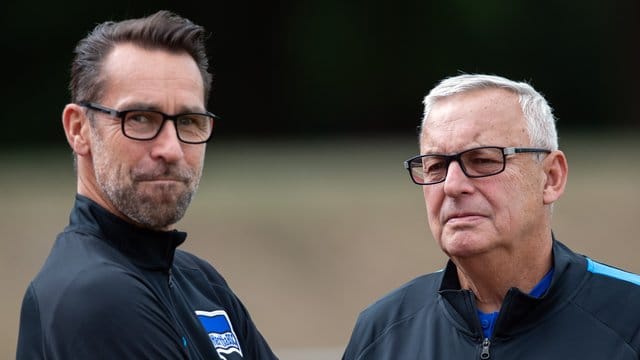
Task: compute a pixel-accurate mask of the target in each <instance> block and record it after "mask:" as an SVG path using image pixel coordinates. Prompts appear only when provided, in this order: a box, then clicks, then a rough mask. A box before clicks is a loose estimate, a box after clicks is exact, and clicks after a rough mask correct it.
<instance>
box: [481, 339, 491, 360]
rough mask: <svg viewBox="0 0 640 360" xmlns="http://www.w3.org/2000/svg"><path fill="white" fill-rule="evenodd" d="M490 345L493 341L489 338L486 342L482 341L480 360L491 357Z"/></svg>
mask: <svg viewBox="0 0 640 360" xmlns="http://www.w3.org/2000/svg"><path fill="white" fill-rule="evenodd" d="M490 345H491V341H489V338H484V341H482V352H481V353H480V359H483V360H486V359H489V358H490V357H491V354H490V353H489V346H490Z"/></svg>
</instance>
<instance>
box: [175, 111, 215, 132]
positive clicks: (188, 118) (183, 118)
mask: <svg viewBox="0 0 640 360" xmlns="http://www.w3.org/2000/svg"><path fill="white" fill-rule="evenodd" d="M177 122H178V126H181V127H185V128H190V129H194V130H196V129H204V128H206V127H207V126H208V123H209V121H208V117H207V116H205V115H202V114H185V115H180V116H179V117H178V119H177Z"/></svg>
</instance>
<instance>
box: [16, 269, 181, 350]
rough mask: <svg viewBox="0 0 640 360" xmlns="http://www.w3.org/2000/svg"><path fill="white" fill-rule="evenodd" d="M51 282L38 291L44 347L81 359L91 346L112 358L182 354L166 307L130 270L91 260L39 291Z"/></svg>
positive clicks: (92, 348) (91, 348)
mask: <svg viewBox="0 0 640 360" xmlns="http://www.w3.org/2000/svg"><path fill="white" fill-rule="evenodd" d="M51 284H53V282H49V286H47V287H46V288H41V289H40V291H39V292H38V294H37V295H38V298H37V302H38V304H39V307H38V310H39V314H40V326H41V328H42V340H43V341H44V346H45V348H46V349H47V350H46V352H51V353H55V354H58V355H59V356H60V358H71V357H73V358H82V359H84V358H90V357H91V356H92V355H91V354H93V356H95V352H96V351H99V352H100V353H102V354H104V356H108V357H113V358H127V357H143V358H149V357H154V358H162V356H160V355H159V354H171V356H172V357H173V356H175V358H179V356H181V355H180V354H181V348H180V342H179V338H178V336H177V335H176V334H175V333H174V331H173V327H172V320H171V319H170V318H169V315H168V314H167V313H166V310H165V307H164V306H163V305H162V304H161V303H160V301H159V299H158V297H157V295H156V294H154V293H153V290H152V289H151V288H150V287H148V286H147V285H145V284H146V283H145V282H144V281H143V280H142V279H140V278H139V277H138V275H137V274H136V273H135V272H131V271H128V270H127V269H126V268H120V267H117V266H114V265H113V264H96V265H95V266H93V267H90V268H85V269H83V270H80V271H78V272H76V273H74V274H73V275H72V276H69V277H68V278H67V279H66V280H65V281H64V282H61V283H58V285H59V288H58V289H56V290H55V291H44V290H46V289H48V290H51V289H50V288H51ZM32 296H33V295H32ZM31 308H32V309H33V308H34V307H33V306H32V307H31ZM25 331H26V330H25ZM106 354H110V355H106ZM134 354H136V355H134ZM151 354H154V355H151ZM163 356H164V355H163Z"/></svg>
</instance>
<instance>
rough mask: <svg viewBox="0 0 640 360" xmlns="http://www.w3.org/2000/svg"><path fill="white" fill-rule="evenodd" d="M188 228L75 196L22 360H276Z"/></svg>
mask: <svg viewBox="0 0 640 360" xmlns="http://www.w3.org/2000/svg"><path fill="white" fill-rule="evenodd" d="M185 238H186V234H185V233H183V232H178V231H169V232H162V231H151V230H145V229H141V228H138V227H136V226H133V225H131V224H129V223H126V222H125V221H123V220H121V219H119V218H117V217H116V216H114V215H112V214H111V213H109V212H108V211H106V210H105V209H103V208H101V207H100V206H98V204H96V203H95V202H93V201H91V200H90V199H88V198H86V197H83V196H80V195H77V196H76V202H75V206H74V208H73V210H72V212H71V216H70V223H69V225H68V226H67V227H66V229H65V230H64V232H62V233H61V234H60V235H59V236H58V238H57V239H56V242H55V244H54V246H53V248H52V250H51V253H50V254H49V256H48V258H47V260H46V262H45V263H44V265H43V267H42V269H41V270H40V272H39V273H38V274H37V275H36V277H35V278H34V280H33V281H32V282H31V284H30V285H29V287H28V289H27V290H26V293H25V296H24V299H23V303H22V309H21V315H20V330H19V335H18V348H17V359H19V360H22V359H29V360H32V359H226V360H232V359H276V356H275V355H274V354H273V353H272V351H271V349H270V348H269V346H268V345H267V343H266V341H265V340H264V338H263V337H262V335H261V334H260V332H259V331H258V330H257V329H256V327H255V325H254V323H253V322H252V320H251V318H250V316H249V314H248V312H247V310H246V309H245V307H244V306H243V304H242V303H241V302H240V300H239V299H238V298H237V297H236V295H234V293H233V292H232V291H231V289H230V288H229V286H227V283H226V282H225V280H224V279H223V278H222V277H221V276H220V274H218V272H217V271H216V270H215V269H214V268H213V267H212V266H211V265H209V264H208V263H207V262H205V261H203V260H202V259H199V258H197V257H196V256H194V255H192V254H189V253H187V252H184V251H181V250H176V247H177V246H178V245H180V244H181V243H183V242H184V240H185Z"/></svg>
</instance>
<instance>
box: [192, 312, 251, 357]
mask: <svg viewBox="0 0 640 360" xmlns="http://www.w3.org/2000/svg"><path fill="white" fill-rule="evenodd" d="M196 316H198V319H199V320H200V323H201V324H202V327H204V329H205V330H206V331H207V335H209V339H211V343H212V344H213V347H215V349H216V351H217V352H218V355H219V356H220V357H221V358H222V359H225V360H226V357H225V355H229V354H231V353H234V352H235V353H238V354H239V355H240V357H242V349H241V348H240V342H239V341H238V337H237V336H236V333H235V331H233V326H232V325H231V321H230V320H229V315H227V313H226V312H225V311H224V310H215V311H201V310H196Z"/></svg>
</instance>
